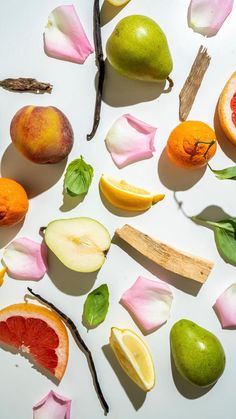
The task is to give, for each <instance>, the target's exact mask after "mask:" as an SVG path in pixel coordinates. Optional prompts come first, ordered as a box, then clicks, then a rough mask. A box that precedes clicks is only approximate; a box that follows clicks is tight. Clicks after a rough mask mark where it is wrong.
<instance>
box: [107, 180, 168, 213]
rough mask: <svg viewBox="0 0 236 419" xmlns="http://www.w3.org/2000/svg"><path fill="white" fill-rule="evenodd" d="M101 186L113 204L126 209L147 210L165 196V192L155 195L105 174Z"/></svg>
mask: <svg viewBox="0 0 236 419" xmlns="http://www.w3.org/2000/svg"><path fill="white" fill-rule="evenodd" d="M99 186H100V190H101V192H102V194H103V195H104V197H105V198H106V200H107V201H108V202H109V203H110V204H111V205H113V206H114V207H116V208H119V209H122V210H125V211H145V210H147V209H148V208H150V207H151V206H152V205H153V204H156V202H159V201H161V200H162V199H164V197H165V195H164V194H158V195H154V194H152V193H150V192H148V191H146V190H145V189H141V188H138V187H136V186H133V185H130V184H129V183H127V182H125V181H124V180H119V181H118V180H115V179H112V178H110V177H108V176H105V175H102V176H101V178H100V182H99Z"/></svg>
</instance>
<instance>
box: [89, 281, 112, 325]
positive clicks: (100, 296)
mask: <svg viewBox="0 0 236 419" xmlns="http://www.w3.org/2000/svg"><path fill="white" fill-rule="evenodd" d="M108 307H109V290H108V286H107V285H106V284H102V285H101V286H100V287H98V288H96V289H95V290H94V291H92V292H90V294H89V295H88V296H87V298H86V300H85V303H84V310H83V320H84V322H85V323H86V324H87V325H88V326H90V327H96V326H98V325H99V324H100V323H102V322H103V321H104V320H105V318H106V315H107V312H108Z"/></svg>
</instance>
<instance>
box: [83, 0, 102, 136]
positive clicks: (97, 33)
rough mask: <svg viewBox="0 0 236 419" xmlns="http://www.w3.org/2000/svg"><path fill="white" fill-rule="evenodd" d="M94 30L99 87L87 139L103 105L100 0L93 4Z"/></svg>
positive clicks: (96, 123) (97, 123) (98, 118)
mask: <svg viewBox="0 0 236 419" xmlns="http://www.w3.org/2000/svg"><path fill="white" fill-rule="evenodd" d="M93 27H94V29H93V31H94V45H95V53H96V63H97V67H98V87H97V93H96V103H95V110H94V121H93V127H92V131H91V132H90V134H88V135H87V141H90V140H91V139H92V138H93V137H94V135H95V134H96V131H97V128H98V125H99V122H100V113H101V106H102V92H103V83H104V79H105V61H104V58H103V49H102V35H101V23H100V5H99V0H94V6H93Z"/></svg>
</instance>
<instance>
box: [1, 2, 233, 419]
mask: <svg viewBox="0 0 236 419" xmlns="http://www.w3.org/2000/svg"><path fill="white" fill-rule="evenodd" d="M92 3H93V2H92V0H90V1H88V0H80V1H79V2H76V3H75V6H76V9H77V11H78V13H79V16H80V18H81V21H82V22H83V24H84V27H85V30H86V32H87V34H88V36H89V39H90V40H92V8H93V7H92ZM188 3H189V1H188V0H175V1H173V0H165V1H164V0H155V1H154V0H131V1H130V3H129V4H128V5H127V6H126V7H125V8H123V9H122V10H121V11H120V13H118V14H117V15H116V16H115V17H114V18H113V19H112V20H111V21H110V22H109V23H107V24H106V25H105V26H104V27H103V29H102V33H103V40H104V45H105V41H106V39H107V37H108V36H109V34H110V33H111V31H112V30H113V28H114V26H115V24H116V23H117V22H118V21H119V20H120V19H121V18H122V17H124V16H126V15H129V14H145V15H148V16H150V17H152V18H155V20H156V21H157V22H158V23H159V24H160V26H161V27H162V28H163V30H164V31H165V33H166V35H167V38H168V41H169V46H170V49H171V52H172V56H173V61H174V70H173V73H172V77H173V79H174V81H175V87H174V89H173V91H172V92H171V93H170V94H162V95H161V96H159V97H158V98H156V95H157V90H156V89H158V88H157V87H156V86H155V85H154V86H153V85H148V84H142V83H137V82H132V81H128V80H125V79H122V78H120V77H119V76H118V75H115V74H114V73H112V72H111V71H109V72H108V77H107V81H106V85H105V94H104V99H105V102H104V103H103V106H102V115H101V123H100V126H99V129H98V131H97V135H96V137H95V138H94V139H93V140H92V141H91V142H90V143H88V142H87V141H86V134H87V133H88V132H89V131H90V129H91V126H92V118H93V111H94V98H95V89H94V77H95V74H96V67H95V63H94V55H92V56H90V57H89V59H88V60H87V61H86V63H85V64H84V65H82V66H79V65H76V64H72V63H68V62H63V61H58V60H55V59H51V58H49V57H47V56H46V55H45V54H44V51H43V43H42V34H43V28H44V25H45V24H46V21H47V16H48V14H49V13H50V12H51V10H52V9H53V8H54V7H56V6H58V5H59V4H60V3H59V2H58V1H56V0H40V1H39V0H38V1H31V0H24V2H19V1H17V0H11V1H6V2H5V1H4V2H3V4H2V8H1V14H0V39H1V43H0V57H1V78H2V79H3V78H5V77H14V76H15V77H17V76H28V77H31V76H32V77H35V78H37V79H39V80H42V81H48V82H51V83H52V84H53V86H54V88H53V92H52V94H51V96H50V95H41V96H36V95H32V94H14V93H9V92H7V91H4V90H3V89H1V90H0V109H1V111H0V139H1V140H0V156H1V158H2V160H1V175H2V176H4V177H12V178H15V179H17V180H19V181H20V182H22V184H23V185H25V187H26V188H27V190H28V191H29V192H30V193H31V194H32V195H34V196H33V197H32V198H31V200H30V210H29V213H28V215H27V217H26V219H25V223H24V225H23V226H20V227H18V228H15V229H8V230H7V231H5V230H4V231H1V232H0V247H3V246H4V245H5V244H6V243H7V242H9V241H10V240H12V239H13V238H14V237H15V236H28V237H30V238H32V239H39V236H38V230H39V227H40V226H42V225H46V224H47V223H48V222H49V221H51V220H53V219H56V218H66V217H75V216H91V217H94V218H96V219H98V220H99V221H101V222H102V223H104V224H105V226H106V227H107V228H108V229H109V231H110V233H111V235H113V232H114V230H115V228H117V227H120V226H122V225H123V224H124V223H125V222H129V223H130V224H132V225H134V226H136V227H138V228H140V229H141V230H143V231H144V232H146V233H150V234H152V235H154V236H156V237H157V238H159V239H160V240H163V241H165V242H167V243H169V244H171V245H173V246H176V247H178V248H180V249H183V250H184V249H185V250H188V251H189V252H191V253H193V254H196V255H200V256H205V257H206V258H209V259H212V260H214V261H215V267H214V269H213V271H212V273H211V275H210V277H209V279H208V280H207V282H206V284H205V285H204V286H203V287H202V288H201V289H200V291H199V293H198V295H197V296H194V295H192V294H191V291H193V288H192V285H190V284H189V282H188V280H184V279H182V278H178V279H177V280H175V279H173V276H172V275H171V274H168V273H167V272H163V271H162V270H160V269H158V268H156V269H153V267H151V271H150V270H148V263H147V262H145V263H144V264H143V265H142V264H141V263H140V262H143V260H142V258H140V259H139V260H135V259H133V258H132V257H131V256H130V255H129V254H128V253H126V252H124V251H123V250H122V248H121V247H118V246H117V245H115V244H113V245H112V247H111V249H110V251H109V253H108V257H107V261H106V263H105V265H104V266H103V267H102V269H101V270H100V271H99V272H98V273H97V278H96V275H88V277H87V276H86V275H82V274H81V275H78V274H76V273H73V272H70V271H68V270H66V269H64V268H62V267H61V265H60V264H59V263H57V262H56V260H55V259H54V258H50V269H49V274H48V276H45V277H44V279H43V280H42V281H40V282H38V283H31V282H30V283H27V282H25V281H22V282H21V281H15V280H12V279H10V278H6V280H5V283H4V285H3V287H2V288H1V289H0V297H1V298H0V300H1V307H4V306H7V305H8V304H12V303H15V302H18V301H22V300H23V297H24V294H25V292H26V287H27V286H28V285H29V286H32V288H33V289H34V290H35V291H38V292H39V293H41V294H42V295H43V296H45V297H46V298H48V299H49V300H51V301H52V302H54V303H55V304H56V305H57V306H58V307H60V308H61V309H62V310H64V311H65V312H66V313H67V314H68V315H69V316H71V317H72V318H73V319H74V320H75V321H76V322H77V324H78V327H79V330H80V332H81V334H82V336H83V337H84V339H85V340H86V342H87V344H88V346H89V347H90V348H91V350H92V353H93V356H94V360H95V364H96V367H97V371H98V376H99V380H100V383H101V386H102V389H103V391H104V394H105V397H106V399H107V401H108V403H109V405H110V414H109V417H110V419H118V418H120V417H123V418H125V419H127V418H129V419H134V418H143V419H154V418H165V419H176V418H181V419H187V418H189V416H190V415H191V418H192V419H197V418H200V417H202V418H204V419H213V418H214V419H222V418H223V417H225V418H227V419H233V418H235V413H234V411H235V407H234V406H235V385H236V363H235V353H236V339H235V332H234V331H227V330H225V331H222V330H221V327H220V323H219V321H218V319H217V318H216V315H215V313H214V311H213V309H212V304H213V303H214V302H215V300H216V298H217V297H218V295H219V294H220V293H221V292H222V291H223V290H224V289H225V288H226V287H227V286H229V285H230V284H231V283H232V282H233V281H234V280H235V268H234V267H233V266H231V265H227V264H226V263H225V262H224V261H223V260H222V259H221V258H220V257H219V255H218V252H217V250H216V247H215V243H214V238H213V233H212V231H210V230H208V229H206V228H204V227H200V226H197V225H195V224H194V223H192V222H191V221H189V220H188V219H186V218H184V216H183V215H182V214H181V212H180V211H178V209H177V206H176V203H175V201H174V199H173V193H172V190H173V189H176V190H177V191H180V192H179V194H178V196H179V198H180V199H182V200H184V202H185V210H186V211H187V212H188V213H189V214H197V213H199V212H200V211H202V210H203V209H204V208H206V207H208V206H210V205H217V206H220V207H222V208H223V209H224V210H225V211H226V212H228V213H230V214H232V215H235V199H234V191H235V183H234V182H230V181H224V182H221V181H218V180H217V179H216V178H215V177H214V176H213V175H212V174H211V173H210V172H209V171H208V170H207V171H206V172H205V173H204V176H202V177H200V175H199V172H193V173H191V172H186V173H185V172H184V174H182V173H181V176H180V175H178V174H177V173H179V172H177V171H176V170H175V169H174V167H173V166H171V165H169V164H168V162H167V161H163V158H161V160H160V162H159V163H158V161H159V158H160V156H161V153H162V150H163V148H164V147H165V144H166V140H167V138H168V135H169V133H170V131H171V130H172V129H173V128H174V126H175V125H176V124H177V123H178V94H179V91H180V89H181V87H182V85H183V83H184V81H185V79H186V77H187V75H188V72H189V70H190V67H191V64H192V62H193V60H194V58H195V56H196V53H197V51H198V48H199V46H200V44H204V45H205V46H207V47H208V51H209V54H210V55H211V56H212V61H211V64H210V67H209V69H208V71H207V73H206V76H205V78H204V81H203V83H202V86H201V89H200V91H199V94H198V96H197V98H196V100H195V103H194V105H193V108H192V111H191V113H190V118H191V119H200V120H202V121H205V122H206V123H208V124H210V125H213V117H214V112H215V107H216V103H217V100H218V97H219V94H220V92H221V89H222V87H223V86H224V84H225V82H226V80H227V79H228V77H229V76H230V75H231V74H232V72H233V71H235V56H236V43H235V42H234V40H235V37H236V26H235V17H236V9H234V11H233V13H232V14H231V15H230V16H229V18H228V19H227V21H226V22H225V24H224V26H223V27H222V29H221V30H220V32H219V33H218V35H217V36H215V37H214V38H211V39H204V38H203V37H202V36H201V35H199V34H195V33H193V32H192V30H191V29H189V28H188V26H187V6H188ZM28 104H34V105H37V104H38V105H44V106H46V105H54V106H57V107H58V108H60V109H61V110H62V111H64V112H65V114H66V115H67V116H68V118H69V119H70V121H71V123H72V126H73V129H74V133H75V143H74V147H73V151H72V153H71V154H70V156H69V161H71V160H72V159H73V158H76V157H78V156H79V155H80V154H82V155H83V156H84V158H85V160H86V161H88V162H89V163H90V164H92V165H93V166H94V168H95V176H94V180H93V183H92V186H91V189H90V191H89V193H88V195H87V197H86V198H85V200H84V201H83V202H82V203H81V204H80V205H78V206H77V207H76V206H75V207H74V208H73V209H71V211H69V212H62V211H61V209H60V207H61V205H62V186H63V170H64V167H65V164H66V163H65V162H63V163H62V164H60V165H59V166H51V167H50V166H47V167H46V166H45V167H44V166H43V167H41V166H37V165H33V164H30V163H28V162H27V161H25V160H24V159H23V158H21V157H20V156H19V155H18V153H17V152H15V151H14V150H13V147H10V148H8V146H9V144H10V136H9V125H10V121H11V119H12V117H13V115H14V114H15V112H16V111H17V110H18V109H19V108H21V107H22V106H24V105H28ZM126 112H130V113H132V114H133V115H134V116H136V117H137V118H140V119H143V120H144V121H145V122H147V123H150V124H153V125H154V126H157V127H158V131H157V136H156V150H157V151H156V153H155V155H154V157H153V158H152V159H149V160H146V161H142V162H138V163H135V164H132V165H130V166H128V167H126V168H124V169H122V170H119V169H117V168H116V167H115V165H114V164H113V162H112V160H111V158H110V155H109V153H108V152H107V150H106V148H105V144H104V136H105V134H106V132H107V130H108V129H109V128H110V126H111V124H112V123H113V121H114V120H115V118H117V117H119V116H120V115H122V114H123V113H126ZM222 145H223V148H224V151H225V152H226V154H225V153H224V152H223V150H222V149H221V147H218V151H217V154H216V156H215V157H214V160H213V161H212V165H213V163H214V167H215V168H223V167H225V166H227V165H232V160H234V161H235V159H236V149H235V148H234V147H233V146H231V145H230V144H229V143H224V144H222ZM231 159H232V160H231ZM157 168H158V169H157ZM103 172H105V173H107V174H109V175H114V176H117V178H119V177H120V178H124V179H126V180H127V181H129V182H130V183H133V184H137V185H139V186H143V187H146V188H147V189H150V190H153V191H157V192H165V193H166V198H165V200H164V201H162V202H161V203H159V204H157V205H156V206H154V207H152V208H151V209H150V210H149V211H147V212H146V213H144V214H141V215H138V216H134V217H129V218H125V217H122V216H118V215H116V214H113V213H111V212H109V210H108V209H107V208H106V207H105V206H104V205H103V203H102V201H101V199H100V196H99V191H98V180H99V177H100V175H101V174H102V173H103ZM155 274H156V275H157V276H158V277H159V278H160V279H165V280H166V281H167V282H168V283H170V284H171V285H172V290H173V293H174V302H173V306H172V314H171V319H170V321H169V322H168V323H167V324H166V325H164V326H163V327H161V329H160V330H159V331H156V332H154V333H153V334H151V335H149V336H147V337H146V338H145V340H146V342H147V343H148V344H149V346H150V348H151V351H152V354H153V359H154V363H155V367H156V374H157V385H156V387H155V389H154V390H153V391H151V392H150V393H149V394H147V396H146V399H145V400H144V395H143V393H142V392H141V391H139V389H138V388H137V387H136V386H135V385H133V384H132V383H131V382H130V380H129V379H128V378H126V377H125V376H124V374H123V372H122V371H121V370H120V368H119V367H118V366H117V364H116V362H115V360H114V358H112V357H111V359H112V364H113V365H114V366H115V370H114V369H113V368H112V366H111V364H110V362H109V361H108V359H107V358H106V356H104V353H103V350H102V347H103V346H104V345H107V343H108V337H109V333H110V327H111V326H117V327H120V328H131V329H133V330H135V331H137V332H138V333H140V334H141V332H140V331H139V329H138V328H137V326H136V325H135V324H134V322H133V320H132V319H131V317H130V316H129V314H128V312H126V310H125V309H124V308H123V307H122V306H121V305H120V304H119V303H118V302H119V298H120V296H121V294H122V293H123V292H124V291H125V290H126V289H127V288H128V287H129V286H130V285H131V284H133V283H134V281H135V280H136V278H137V277H138V276H139V275H144V276H146V277H147V278H150V279H153V278H155ZM95 278H96V282H95ZM104 282H105V283H107V284H108V285H109V288H110V310H109V313H108V316H107V318H106V321H105V322H104V323H103V324H102V325H101V326H99V327H98V328H97V329H95V330H91V331H90V332H89V333H87V332H86V329H85V328H84V326H83V325H82V324H81V315H82V308H83V303H84V301H85V298H86V294H87V293H88V292H89V290H90V289H92V288H95V287H97V286H98V285H99V284H101V283H104ZM180 318H188V319H192V320H193V321H195V322H197V323H199V324H200V325H202V326H203V327H206V328H207V329H209V330H211V331H212V332H214V333H215V334H216V335H217V336H218V337H219V338H220V340H221V342H222V344H223V346H224V348H225V352H226V357H227V362H226V369H225V372H224V374H223V376H222V378H221V379H220V380H219V382H218V383H217V384H216V385H215V386H214V387H213V388H212V389H211V390H210V391H208V392H206V393H205V394H202V395H201V396H200V392H198V391H195V392H193V390H192V389H191V388H190V387H189V386H188V385H185V386H184V388H183V389H182V390H183V391H182V392H181V391H180V389H178V386H176V385H175V382H174V380H173V377H172V372H171V363H170V350H169V331H170V328H171V326H172V324H173V323H174V322H175V321H177V320H178V319H180ZM70 343H71V344H70V356H69V363H68V367H67V370H66V373H65V376H64V378H63V379H62V381H61V383H60V385H59V386H58V387H57V386H55V385H54V384H53V383H51V382H50V381H49V380H48V378H46V377H44V376H43V375H41V374H40V373H39V372H37V371H36V370H35V369H33V368H32V367H31V365H30V364H29V363H28V361H27V360H25V359H24V358H22V357H20V356H19V355H12V354H11V353H8V352H5V351H4V350H1V356H0V370H1V380H0V394H1V408H0V412H1V413H0V416H1V419H13V418H15V417H16V416H17V419H30V418H31V417H32V406H33V404H35V403H36V402H38V401H39V400H40V399H42V397H44V396H45V395H46V394H47V393H48V391H49V390H51V389H54V390H55V391H56V392H58V393H60V394H62V395H65V396H67V397H69V398H71V399H72V411H71V419H79V418H81V419H94V418H95V417H96V418H97V419H102V418H103V417H104V414H103V410H102V408H101V405H100V403H99V401H98V398H97V396H96V393H95V390H94V387H93V385H92V380H91V375H90V372H89V369H88V365H87V362H86V359H85V356H84V355H83V353H81V352H80V351H79V350H78V349H77V347H76V346H75V344H74V342H73V340H72V339H70ZM16 366H18V367H16ZM45 419H49V418H45Z"/></svg>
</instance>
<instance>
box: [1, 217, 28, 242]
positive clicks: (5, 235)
mask: <svg viewBox="0 0 236 419" xmlns="http://www.w3.org/2000/svg"><path fill="white" fill-rule="evenodd" d="M23 224H24V220H22V221H21V222H20V223H18V224H16V225H15V226H12V227H1V232H0V249H2V248H3V247H5V246H6V245H7V244H8V243H10V242H11V241H12V240H13V239H14V238H15V236H16V235H17V233H18V231H20V229H21V228H22V227H23Z"/></svg>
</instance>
